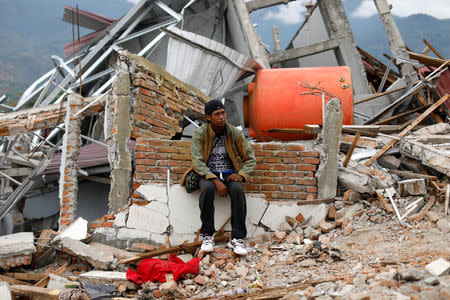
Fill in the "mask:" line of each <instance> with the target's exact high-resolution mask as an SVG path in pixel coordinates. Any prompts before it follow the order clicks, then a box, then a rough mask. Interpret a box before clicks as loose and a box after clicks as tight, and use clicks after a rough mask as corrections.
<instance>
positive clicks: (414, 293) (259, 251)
mask: <svg viewBox="0 0 450 300" xmlns="http://www.w3.org/2000/svg"><path fill="white" fill-rule="evenodd" d="M348 194H349V193H348ZM355 198H356V199H357V200H355ZM351 200H353V201H356V202H352V201H350V200H349V199H345V201H338V202H337V203H336V205H335V206H334V208H335V210H334V209H330V210H329V215H328V217H330V216H331V217H332V218H327V220H323V221H322V222H319V224H318V226H317V227H315V226H313V225H311V224H305V225H303V226H301V224H299V222H298V221H297V220H294V219H293V218H289V217H288V218H286V221H287V222H282V223H281V224H280V226H279V230H278V231H277V232H266V233H264V234H262V235H259V236H257V237H255V238H253V239H250V240H249V241H248V244H247V248H248V251H249V254H248V255H247V256H244V257H239V256H236V255H234V254H233V252H232V251H231V250H229V249H227V248H226V247H225V245H222V244H219V245H216V249H215V250H214V252H213V253H211V254H204V256H203V259H202V261H201V262H200V270H199V274H197V275H192V274H190V275H186V276H185V277H184V279H182V280H179V281H178V283H177V284H175V285H173V284H171V286H170V288H167V287H165V286H164V284H160V283H146V284H144V285H142V287H141V289H140V290H139V291H138V293H137V295H136V296H137V298H138V299H155V298H161V297H163V298H164V297H174V298H197V299H201V298H210V299H220V298H224V299H226V298H228V297H229V296H232V295H236V294H238V295H240V294H242V295H248V296H250V295H251V294H253V293H262V294H264V293H266V294H267V293H270V292H273V288H277V289H276V291H277V298H282V299H334V298H338V299H362V298H364V297H369V298H367V299H372V298H373V299H382V298H383V299H384V298H389V299H448V297H449V296H450V275H449V266H448V265H449V262H448V260H449V257H450V250H449V249H450V247H449V245H450V243H449V240H450V238H449V235H448V232H447V231H446V229H445V228H444V227H442V226H438V225H437V223H438V222H447V223H448V222H449V221H450V219H449V217H448V216H444V215H443V213H442V212H443V209H442V206H441V204H439V203H436V204H435V206H433V209H432V210H430V211H429V212H428V213H427V215H426V217H425V218H424V219H423V220H422V221H420V222H412V223H409V224H408V225H407V226H401V225H400V224H399V223H398V220H397V219H396V218H395V216H394V215H393V214H388V213H386V212H385V210H384V209H382V208H381V207H380V205H379V202H377V201H373V202H372V203H370V202H369V201H367V200H361V198H360V197H356V196H355V195H353V196H352V199H351ZM399 202H401V201H399ZM404 202H405V203H406V202H408V200H407V199H406V200H405V199H404ZM333 217H335V219H333ZM296 219H300V220H301V219H302V218H301V216H298V218H296ZM304 223H305V222H303V224H304ZM191 257H192V256H189V255H187V256H186V257H183V258H184V259H185V261H186V260H188V259H190V258H191ZM296 286H298V288H296ZM262 287H263V288H262ZM439 297H440V298H439ZM364 299H366V298H364Z"/></svg>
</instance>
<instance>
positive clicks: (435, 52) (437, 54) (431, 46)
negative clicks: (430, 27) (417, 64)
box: [423, 39, 445, 60]
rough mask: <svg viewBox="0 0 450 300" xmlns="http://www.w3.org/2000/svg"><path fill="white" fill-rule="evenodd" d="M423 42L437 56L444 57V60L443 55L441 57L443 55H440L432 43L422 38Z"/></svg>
mask: <svg viewBox="0 0 450 300" xmlns="http://www.w3.org/2000/svg"><path fill="white" fill-rule="evenodd" d="M423 42H424V43H425V45H427V46H428V48H430V49H431V51H433V52H434V54H436V56H437V57H439V58H440V59H444V60H445V57H443V56H442V55H441V54H440V53H439V52H438V51H437V50H436V49H435V48H434V47H433V45H431V44H430V42H428V41H427V40H426V39H423Z"/></svg>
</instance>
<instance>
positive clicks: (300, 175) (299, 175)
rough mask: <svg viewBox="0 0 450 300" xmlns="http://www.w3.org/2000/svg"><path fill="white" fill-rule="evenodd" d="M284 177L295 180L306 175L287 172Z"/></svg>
mask: <svg viewBox="0 0 450 300" xmlns="http://www.w3.org/2000/svg"><path fill="white" fill-rule="evenodd" d="M284 176H286V177H293V178H302V177H304V176H305V173H303V172H285V173H284Z"/></svg>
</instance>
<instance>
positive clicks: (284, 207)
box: [261, 201, 328, 231]
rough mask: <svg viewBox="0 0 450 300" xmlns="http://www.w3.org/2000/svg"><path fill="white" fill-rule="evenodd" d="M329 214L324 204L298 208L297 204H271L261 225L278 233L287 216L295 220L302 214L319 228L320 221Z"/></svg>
mask: <svg viewBox="0 0 450 300" xmlns="http://www.w3.org/2000/svg"><path fill="white" fill-rule="evenodd" d="M327 212H328V207H327V205H326V204H324V203H322V204H309V205H301V206H298V205H297V202H287V201H286V202H270V203H269V206H268V208H267V210H266V212H265V213H264V216H263V217H262V219H261V223H262V224H264V225H265V226H267V227H269V228H270V229H271V230H272V231H277V230H278V226H279V225H280V221H281V220H284V218H285V217H286V216H289V217H292V218H295V217H296V216H297V215H298V214H299V213H301V214H302V215H303V217H304V218H305V219H307V218H309V217H311V218H312V219H311V224H313V225H314V226H317V224H318V223H319V221H320V220H322V219H324V218H325V217H326V215H327Z"/></svg>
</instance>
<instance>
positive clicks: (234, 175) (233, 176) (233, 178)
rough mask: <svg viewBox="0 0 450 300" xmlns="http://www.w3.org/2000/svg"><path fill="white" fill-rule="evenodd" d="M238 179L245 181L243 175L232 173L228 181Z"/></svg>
mask: <svg viewBox="0 0 450 300" xmlns="http://www.w3.org/2000/svg"><path fill="white" fill-rule="evenodd" d="M230 180H231V181H237V182H243V181H244V177H243V176H242V175H239V174H236V173H234V174H231V175H230V176H228V179H227V181H230Z"/></svg>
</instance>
